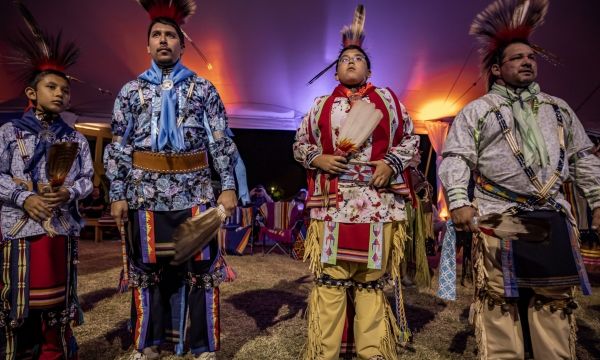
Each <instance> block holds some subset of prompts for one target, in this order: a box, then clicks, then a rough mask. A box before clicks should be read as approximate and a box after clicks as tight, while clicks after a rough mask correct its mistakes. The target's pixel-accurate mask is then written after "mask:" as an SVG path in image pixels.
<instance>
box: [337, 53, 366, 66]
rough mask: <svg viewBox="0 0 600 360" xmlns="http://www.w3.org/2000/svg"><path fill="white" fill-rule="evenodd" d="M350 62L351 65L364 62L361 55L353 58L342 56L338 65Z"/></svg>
mask: <svg viewBox="0 0 600 360" xmlns="http://www.w3.org/2000/svg"><path fill="white" fill-rule="evenodd" d="M350 61H352V62H353V63H361V62H364V61H365V57H364V56H362V55H355V56H342V57H341V58H340V64H348V63H350Z"/></svg>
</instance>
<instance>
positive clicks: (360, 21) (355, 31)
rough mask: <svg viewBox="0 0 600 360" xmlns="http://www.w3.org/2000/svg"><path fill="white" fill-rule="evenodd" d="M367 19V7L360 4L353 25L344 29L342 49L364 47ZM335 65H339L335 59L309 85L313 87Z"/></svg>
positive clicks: (355, 11) (355, 12)
mask: <svg viewBox="0 0 600 360" xmlns="http://www.w3.org/2000/svg"><path fill="white" fill-rule="evenodd" d="M365 18H366V10H365V7H364V5H362V4H359V5H358V6H357V7H356V9H355V10H354V17H353V19H352V24H350V25H346V26H344V27H343V28H342V31H341V32H342V48H347V47H348V46H351V45H354V46H358V47H362V44H363V41H364V40H365V32H364V30H365ZM335 64H337V59H335V60H334V61H333V62H332V63H330V64H329V65H327V67H326V68H325V69H323V70H321V71H320V72H319V73H318V74H317V75H315V76H314V77H313V78H312V79H310V81H309V82H308V85H311V84H312V83H314V82H315V81H317V80H318V79H319V78H320V77H321V76H323V74H325V73H326V72H327V71H329V69H331V68H332V67H334V66H335Z"/></svg>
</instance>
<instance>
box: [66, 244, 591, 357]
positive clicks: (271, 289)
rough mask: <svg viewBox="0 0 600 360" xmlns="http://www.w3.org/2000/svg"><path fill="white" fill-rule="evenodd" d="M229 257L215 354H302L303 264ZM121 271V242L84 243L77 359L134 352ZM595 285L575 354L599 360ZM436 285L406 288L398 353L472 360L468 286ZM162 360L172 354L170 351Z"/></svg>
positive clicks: (306, 284)
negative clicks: (444, 290)
mask: <svg viewBox="0 0 600 360" xmlns="http://www.w3.org/2000/svg"><path fill="white" fill-rule="evenodd" d="M228 260H229V263H230V264H231V265H232V266H233V267H234V268H235V270H236V272H237V274H238V279H237V280H236V281H235V282H233V283H226V284H223V285H222V286H221V329H222V334H221V348H222V349H221V351H220V352H219V359H220V360H225V359H227V360H229V359H235V360H250V359H252V360H263V359H264V360H271V359H273V360H297V359H299V353H300V351H301V349H302V345H303V343H304V340H305V337H306V322H305V319H304V312H305V309H306V298H307V295H308V292H309V290H310V288H311V286H312V281H311V279H312V278H311V276H310V274H309V272H308V270H307V265H306V264H304V263H302V262H300V261H295V260H292V259H290V258H288V257H285V256H281V255H274V254H270V255H267V256H262V254H257V255H253V256H243V257H234V256H229V257H228ZM119 271H120V244H119V243H118V242H114V241H107V242H103V243H100V244H94V243H93V242H90V241H82V242H81V249H80V273H79V274H80V276H79V296H80V300H81V303H82V306H83V309H84V311H85V321H86V323H85V324H84V325H82V326H79V327H77V328H76V329H75V334H76V335H77V340H78V342H79V346H80V359H81V360H88V359H103V360H104V359H127V358H128V357H129V355H130V354H131V349H130V345H131V338H130V336H129V333H128V331H127V321H128V316H129V309H130V308H129V294H117V293H116V292H115V288H116V284H117V280H118V275H119ZM595 282H596V285H597V286H596V287H595V289H594V290H595V292H594V295H593V296H590V297H580V298H578V302H579V304H580V305H581V306H580V309H579V310H578V311H577V313H576V314H577V317H578V320H577V324H578V326H579V332H578V336H579V344H578V349H577V354H578V358H579V359H582V360H586V359H600V343H599V342H598V341H597V339H598V338H599V336H600V282H598V281H595ZM435 286H436V284H435V282H434V285H433V289H435ZM433 289H425V290H417V289H407V290H405V293H404V294H405V301H406V313H407V316H408V321H409V325H410V327H411V329H412V330H413V332H414V344H413V345H414V351H408V352H406V353H404V354H403V356H402V357H401V358H402V359H427V360H435V359H475V352H474V351H475V338H474V335H473V331H472V328H471V326H470V325H469V324H468V323H467V317H468V312H469V310H468V309H469V303H470V299H471V294H472V289H471V288H470V287H461V286H459V287H458V301H456V302H450V303H447V304H445V303H441V302H439V301H438V300H436V298H435V297H434V296H433V294H434V290H433ZM188 358H191V357H189V356H188ZM163 359H176V357H175V356H172V355H168V353H167V355H166V356H165V357H163ZM177 359H180V358H177Z"/></svg>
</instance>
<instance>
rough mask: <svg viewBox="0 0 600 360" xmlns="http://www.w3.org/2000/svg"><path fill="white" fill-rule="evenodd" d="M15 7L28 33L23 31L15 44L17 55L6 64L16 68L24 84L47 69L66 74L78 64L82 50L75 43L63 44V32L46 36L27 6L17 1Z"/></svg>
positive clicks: (19, 0) (10, 57)
mask: <svg viewBox="0 0 600 360" xmlns="http://www.w3.org/2000/svg"><path fill="white" fill-rule="evenodd" d="M15 4H16V5H17V8H18V9H19V12H20V13H21V16H22V17H23V20H24V21H25V24H26V25H27V28H28V30H29V32H20V33H19V36H17V37H16V38H15V39H14V40H13V41H12V43H13V49H14V55H10V56H6V57H4V59H3V62H5V63H7V64H8V65H12V66H13V67H14V68H15V72H16V73H17V76H18V78H19V79H20V80H21V81H23V82H25V83H28V82H29V81H31V80H32V79H33V78H34V77H35V75H36V74H37V73H38V72H40V71H44V70H56V71H60V72H64V71H65V69H67V68H68V67H70V66H71V65H73V64H74V63H75V62H76V61H77V58H78V57H79V49H78V48H77V46H76V45H75V43H73V42H68V43H65V44H64V45H63V42H62V34H61V33H58V34H57V35H56V36H50V35H48V34H46V33H44V32H43V31H42V30H41V28H40V26H39V25H38V23H37V21H36V20H35V18H34V17H33V15H32V14H31V12H30V11H29V9H28V8H27V7H26V6H25V4H23V2H22V1H21V0H15Z"/></svg>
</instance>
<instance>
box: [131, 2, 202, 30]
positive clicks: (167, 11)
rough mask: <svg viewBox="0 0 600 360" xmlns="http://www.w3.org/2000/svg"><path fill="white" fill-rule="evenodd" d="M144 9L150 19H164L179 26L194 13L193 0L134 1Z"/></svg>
mask: <svg viewBox="0 0 600 360" xmlns="http://www.w3.org/2000/svg"><path fill="white" fill-rule="evenodd" d="M136 1H137V2H138V3H139V4H140V5H142V6H143V7H144V9H146V11H147V12H148V14H149V15H150V19H151V20H154V19H156V18H158V17H166V18H169V19H173V20H175V22H176V23H177V24H179V25H180V26H181V25H183V24H185V23H186V21H187V20H188V19H189V18H190V16H192V15H194V13H195V12H196V2H195V1H194V0H136Z"/></svg>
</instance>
